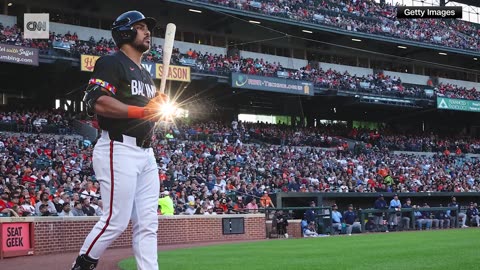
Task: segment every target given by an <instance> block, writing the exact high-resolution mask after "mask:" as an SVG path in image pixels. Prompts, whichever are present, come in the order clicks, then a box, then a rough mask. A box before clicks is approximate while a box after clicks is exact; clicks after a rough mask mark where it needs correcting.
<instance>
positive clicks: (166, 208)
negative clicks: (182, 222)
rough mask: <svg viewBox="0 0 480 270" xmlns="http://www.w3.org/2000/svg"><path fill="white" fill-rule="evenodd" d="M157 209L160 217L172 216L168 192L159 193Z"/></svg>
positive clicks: (171, 201) (170, 199) (172, 208)
mask: <svg viewBox="0 0 480 270" xmlns="http://www.w3.org/2000/svg"><path fill="white" fill-rule="evenodd" d="M158 207H159V208H160V213H161V215H164V216H172V215H173V214H174V207H173V200H172V198H171V197H170V192H169V191H164V192H163V193H160V199H158Z"/></svg>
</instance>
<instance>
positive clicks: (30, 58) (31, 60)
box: [0, 44, 38, 66]
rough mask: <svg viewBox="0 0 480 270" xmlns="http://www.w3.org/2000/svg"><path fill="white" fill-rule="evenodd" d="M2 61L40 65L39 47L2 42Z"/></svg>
mask: <svg viewBox="0 0 480 270" xmlns="http://www.w3.org/2000/svg"><path fill="white" fill-rule="evenodd" d="M0 62H9V63H16V64H23V65H31V66H38V49H35V48H26V47H20V46H13V45H6V44H0Z"/></svg>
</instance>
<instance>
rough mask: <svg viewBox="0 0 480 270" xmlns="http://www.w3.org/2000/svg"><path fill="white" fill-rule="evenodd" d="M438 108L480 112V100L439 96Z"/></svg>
mask: <svg viewBox="0 0 480 270" xmlns="http://www.w3.org/2000/svg"><path fill="white" fill-rule="evenodd" d="M437 109H441V110H455V111H466V112H480V101H475V100H466V99H455V98H445V97H437Z"/></svg>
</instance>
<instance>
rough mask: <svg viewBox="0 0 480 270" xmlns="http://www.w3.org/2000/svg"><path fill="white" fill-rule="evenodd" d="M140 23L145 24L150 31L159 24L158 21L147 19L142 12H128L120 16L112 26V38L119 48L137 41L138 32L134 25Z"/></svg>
mask: <svg viewBox="0 0 480 270" xmlns="http://www.w3.org/2000/svg"><path fill="white" fill-rule="evenodd" d="M138 22H145V23H146V24H147V27H148V30H150V31H152V30H153V28H154V27H155V25H156V24H157V20H155V19H154V18H150V17H145V16H144V15H143V14H142V13H141V12H139V11H136V10H132V11H127V12H125V13H123V14H122V15H120V16H118V18H117V19H116V20H115V22H113V25H112V37H113V40H115V44H117V47H120V46H122V45H123V44H125V43H129V42H132V41H133V40H134V39H135V37H136V36H137V30H136V29H135V28H133V25H134V24H135V23H138Z"/></svg>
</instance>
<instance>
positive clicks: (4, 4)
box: [3, 0, 8, 15]
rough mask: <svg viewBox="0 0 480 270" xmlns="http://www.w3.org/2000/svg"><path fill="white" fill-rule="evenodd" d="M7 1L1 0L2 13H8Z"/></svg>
mask: <svg viewBox="0 0 480 270" xmlns="http://www.w3.org/2000/svg"><path fill="white" fill-rule="evenodd" d="M7 2H8V1H7V0H3V15H8V3H7Z"/></svg>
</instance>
